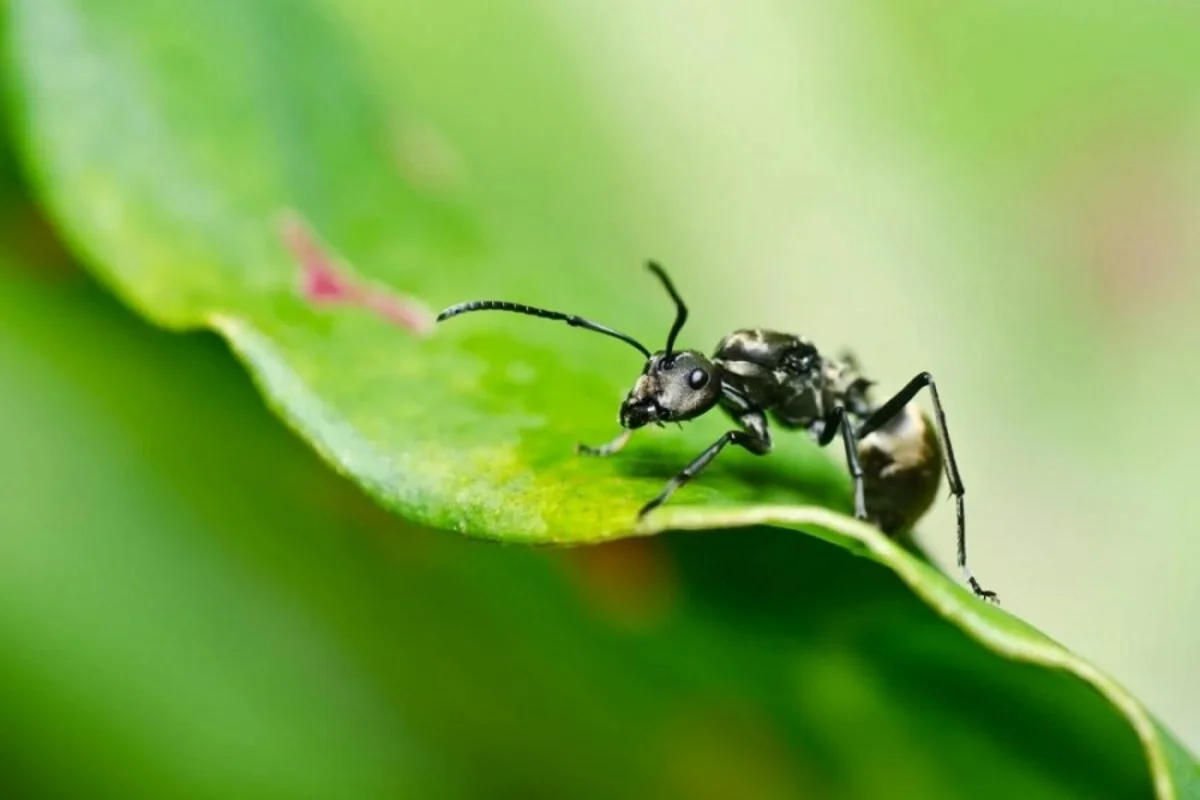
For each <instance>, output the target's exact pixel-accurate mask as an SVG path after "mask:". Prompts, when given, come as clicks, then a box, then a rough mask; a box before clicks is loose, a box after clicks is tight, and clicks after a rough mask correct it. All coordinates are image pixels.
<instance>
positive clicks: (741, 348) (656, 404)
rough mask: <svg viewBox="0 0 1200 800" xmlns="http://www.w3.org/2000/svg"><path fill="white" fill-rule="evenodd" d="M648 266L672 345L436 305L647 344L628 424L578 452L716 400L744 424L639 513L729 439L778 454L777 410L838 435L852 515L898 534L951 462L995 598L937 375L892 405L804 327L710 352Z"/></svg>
mask: <svg viewBox="0 0 1200 800" xmlns="http://www.w3.org/2000/svg"><path fill="white" fill-rule="evenodd" d="M647 266H648V267H649V269H650V271H651V272H653V273H654V274H655V275H656V276H657V277H658V279H659V280H660V281H661V282H662V285H663V287H664V288H665V289H666V290H667V292H668V294H670V295H671V299H672V300H674V301H675V322H674V324H673V325H671V332H670V333H669V334H667V346H666V348H665V349H664V350H661V351H659V352H657V353H651V352H650V350H649V349H648V348H647V347H645V346H644V345H643V344H642V343H641V342H639V341H637V340H636V339H634V338H633V337H632V336H629V335H628V334H625V333H621V332H620V331H617V330H614V329H612V328H609V327H606V326H604V325H599V324H597V323H595V322H592V321H590V320H586V319H584V318H583V317H577V316H574V315H572V314H562V313H559V312H557V311H547V310H545V309H541V308H534V307H532V306H527V305H521V304H519V303H509V302H505V301H500V300H474V301H471V302H468V303H460V304H458V305H455V306H451V307H450V308H447V309H446V310H445V311H443V312H442V313H440V314H438V317H437V319H438V322H442V321H444V320H447V319H450V318H451V317H456V316H458V315H459V314H465V313H467V312H469V311H512V312H515V313H518V314H528V315H530V316H534V317H542V318H543V319H551V320H560V321H562V322H565V323H567V324H568V325H572V326H574V327H577V328H584V329H586V330H589V331H595V332H597V333H602V334H604V335H605V336H611V337H613V338H615V339H620V340H621V341H623V342H625V343H626V344H628V345H630V346H632V347H634V348H636V349H637V350H638V351H639V352H640V353H642V355H644V356H645V357H646V364H645V366H644V367H642V374H641V376H640V377H639V378H638V379H637V383H635V384H634V386H633V389H632V390H630V392H629V394H628V395H627V396H626V398H625V401H624V402H623V403H621V413H620V423H621V427H622V428H624V430H623V431H622V432H621V434H620V435H619V436H617V437H616V438H615V439H613V440H612V441H611V442H608V443H607V444H603V445H600V446H599V447H588V446H587V445H582V444H581V445H578V446H577V451H578V452H579V453H581V454H583V455H591V456H608V455H612V454H614V453H616V452H618V451H620V450H621V448H623V447H624V446H625V444H626V443H627V442H628V441H629V438H630V436H632V435H633V432H634V431H635V430H636V429H638V428H641V427H643V426H644V425H647V424H648V423H651V422H653V423H655V424H657V425H659V426H662V425H663V423H665V422H683V421H686V420H690V419H695V418H696V417H698V416H700V415H701V414H704V413H706V412H708V411H710V410H711V409H713V408H715V407H717V406H719V407H720V408H721V409H722V410H723V411H724V412H725V413H726V414H728V415H729V416H730V417H732V418H733V420H734V421H735V422H736V423H737V424H738V425H739V428H738V429H737V430H732V431H729V432H727V433H726V434H725V435H723V436H722V437H721V438H720V439H717V441H715V442H713V444H712V445H710V446H709V447H708V448H707V449H706V450H705V451H704V452H703V453H701V454H700V455H699V456H697V457H696V458H695V460H693V461H692V463H690V464H688V465H687V466H686V467H684V469H683V471H682V472H680V473H679V474H678V475H676V476H675V477H674V478H672V479H671V480H669V481H668V482H667V485H666V487H664V488H663V490H662V491H661V492H660V493H659V494H658V496H657V497H655V498H654V499H653V500H651V501H650V502H649V503H647V504H646V505H645V506H643V507H642V509H641V511H640V512H639V516H642V515H644V514H646V513H647V512H649V511H651V510H653V509H655V508H657V507H658V506H660V505H662V504H663V503H665V502H666V501H667V500H668V499H669V498H670V497H671V495H673V494H674V493H675V491H676V490H677V489H679V487H681V486H683V484H685V483H687V482H688V481H689V480H691V479H692V478H694V477H695V476H696V475H697V474H698V473H699V472H700V471H701V470H702V469H704V468H705V467H706V466H708V464H709V463H710V462H711V461H712V460H713V459H714V458H716V456H717V454H718V453H720V452H721V450H723V449H724V448H725V446H726V445H730V444H736V445H739V446H741V447H744V448H745V449H747V450H749V451H750V452H751V453H754V454H755V455H760V456H761V455H766V454H767V453H768V452H770V450H771V433H770V431H769V429H768V427H767V416H768V414H769V415H770V417H771V418H772V419H773V420H774V421H775V422H776V423H777V424H779V425H780V426H782V427H784V428H792V429H797V428H799V429H803V430H806V431H808V433H809V435H811V436H812V437H813V439H814V440H815V441H816V443H817V444H818V445H820V446H821V447H824V446H826V445H828V444H829V443H830V442H832V441H833V439H834V437H836V436H837V435H838V433H839V432H840V433H841V438H842V443H843V445H844V447H845V452H846V463H847V465H848V466H849V470H850V476H851V478H852V479H853V482H854V515H855V517H857V518H858V519H862V520H868V521H870V522H872V523H874V524H875V525H877V526H878V527H879V528H880V529H881V530H883V531H884V532H885V533H888V534H889V535H892V534H896V533H899V532H901V531H905V530H908V529H909V528H911V526H912V525H913V524H914V523H915V522H916V521H917V520H918V519H919V518H920V517H921V516H922V515H923V514H924V513H925V512H926V511H927V510H928V509H929V507H930V505H931V504H932V503H933V500H934V498H935V497H936V496H937V490H938V486H939V484H940V482H941V472H942V469H941V467H942V463H943V461H944V465H945V471H946V477H947V479H948V480H949V483H950V492H951V493H952V494H953V495H954V500H955V503H956V505H957V511H958V566H959V567H960V568H961V569H962V571H963V575H964V576H965V578H966V581H967V583H968V584H969V585H970V587H971V589H972V590H973V591H974V592H975V594H976V595H978V596H979V597H982V598H985V599H987V600H993V601H994V600H995V599H996V594H995V593H994V592H989V591H987V590H985V589H984V588H983V587H982V586H980V585H979V582H978V581H977V580H975V577H974V576H973V575H972V574H971V571H970V569H968V568H967V539H966V520H965V510H964V508H963V495H964V489H963V483H962V478H960V477H959V474H958V465H957V463H956V462H955V460H954V448H953V446H952V445H951V444H950V434H949V432H948V431H947V430H946V415H945V412H943V410H942V402H941V399H940V398H939V397H938V390H937V384H935V383H934V381H933V376H932V375H930V374H929V373H928V372H922V373H920V374H919V375H917V376H916V377H915V378H913V379H912V380H910V381H909V382H908V384H907V385H905V387H904V388H903V389H901V390H900V391H899V392H897V393H896V394H895V395H893V396H892V397H891V399H889V400H888V401H887V402H885V403H883V404H882V405H875V404H873V403H872V402H871V400H870V397H869V396H868V394H869V389H870V387H871V386H872V383H873V382H872V381H870V380H868V379H867V378H865V377H863V376H862V374H861V373H860V371H859V368H858V365H857V363H856V361H855V359H854V358H853V356H851V355H849V354H846V355H843V356H842V357H840V358H831V357H829V356H823V355H821V353H820V352H818V351H817V348H816V347H814V346H813V344H812V343H811V342H809V341H808V340H807V339H805V338H804V337H802V336H796V335H793V334H790V333H778V332H775V331H765V330H758V329H752V330H738V331H734V332H733V333H731V334H729V335H728V336H726V337H725V338H724V339H722V340H721V342H720V343H719V344H718V345H717V349H716V351H715V352H714V353H713V355H712V358H706V357H705V356H704V354H703V353H701V352H699V351H697V350H676V349H675V338H676V337H677V336H678V335H679V332H680V330H682V329H683V325H684V323H685V322H687V317H688V310H687V306H686V305H684V302H683V298H681V297H680V296H679V292H677V291H676V290H675V285H674V284H673V283H672V282H671V279H670V278H669V277H667V273H666V272H665V271H664V270H663V268H662V267H660V266H659V265H658V264H656V263H654V262H653V261H652V262H650V263H649V264H647ZM926 387H928V388H929V393H930V395H931V396H932V398H933V410H934V417H933V421H932V424H931V421H930V419H929V417H928V416H927V415H926V414H925V412H924V411H922V410H921V408H920V407H919V406H917V405H916V403H914V402H913V399H914V398H915V397H916V395H917V393H918V392H920V391H921V390H922V389H924V388H926ZM943 451H944V458H943Z"/></svg>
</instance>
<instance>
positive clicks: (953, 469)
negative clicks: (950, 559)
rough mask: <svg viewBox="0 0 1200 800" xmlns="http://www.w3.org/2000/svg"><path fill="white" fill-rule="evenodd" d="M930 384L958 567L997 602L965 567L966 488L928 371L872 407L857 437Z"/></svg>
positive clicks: (976, 589)
mask: <svg viewBox="0 0 1200 800" xmlns="http://www.w3.org/2000/svg"><path fill="white" fill-rule="evenodd" d="M927 386H928V387H929V393H930V395H932V397H933V414H934V424H935V425H936V426H937V434H938V438H939V439H941V442H942V450H943V459H944V463H945V468H946V480H947V481H948V482H949V484H950V493H951V494H953V495H954V503H955V507H956V511H957V517H958V567H959V569H960V570H962V573H963V577H964V578H965V579H966V581H967V585H969V586H970V587H971V591H973V592H975V594H976V595H977V596H979V597H982V598H983V599H984V600H991V601H993V602H998V599H997V597H996V593H995V592H989V591H988V590H986V589H984V588H983V587H982V586H980V585H979V581H977V580H975V576H974V575H973V574H971V569H970V567H968V566H967V521H966V508H965V506H964V503H963V497H964V495H966V493H967V490H966V488H964V487H963V482H962V477H961V476H960V475H959V474H958V462H957V461H956V460H955V458H954V445H953V444H951V442H950V431H949V430H948V429H947V427H946V412H945V411H943V410H942V400H941V398H940V397H938V390H937V384H936V383H934V382H933V376H932V375H930V374H929V373H928V372H922V373H921V374H920V375H917V376H916V377H915V378H913V379H912V380H911V381H909V382H908V383H907V384H906V385H905V387H904V388H903V389H901V390H900V391H898V392H896V394H895V395H894V396H893V397H892V398H891V399H890V400H888V401H887V402H886V403H884V404H883V405H881V406H880V407H879V408H878V409H876V410H875V412H874V413H873V414H871V416H870V417H868V418H867V420H866V421H865V422H864V423H863V424H862V425H861V426H859V429H858V430H857V431H856V432H855V436H856V438H858V439H862V438H863V437H865V436H867V435H868V434H870V433H871V432H873V431H875V430H878V429H879V428H881V427H883V426H884V425H887V424H888V423H889V422H890V421H891V420H892V419H894V418H895V417H896V415H897V414H899V413H901V412H902V411H903V410H904V407H905V406H907V405H908V404H909V403H911V402H912V401H913V398H915V397H916V396H917V393H918V392H920V391H921V390H922V389H924V388H925V387H927Z"/></svg>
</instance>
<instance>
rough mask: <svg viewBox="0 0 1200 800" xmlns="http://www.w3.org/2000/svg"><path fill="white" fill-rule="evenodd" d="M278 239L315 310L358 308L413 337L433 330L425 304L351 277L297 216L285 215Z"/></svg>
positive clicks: (280, 225)
mask: <svg viewBox="0 0 1200 800" xmlns="http://www.w3.org/2000/svg"><path fill="white" fill-rule="evenodd" d="M279 236H280V238H281V239H283V243H284V245H285V246H286V247H287V249H288V251H289V252H291V254H292V256H293V257H294V258H295V259H296V261H297V262H298V264H299V266H300V293H301V295H302V296H303V297H304V299H305V300H307V301H308V302H309V303H312V304H313V305H314V306H323V307H331V306H357V307H358V308H363V309H366V310H368V311H371V312H373V313H374V314H375V315H376V316H378V317H380V318H381V319H383V320H384V321H386V322H388V323H390V324H392V325H396V326H398V327H401V328H404V329H406V330H408V331H410V332H412V333H416V334H425V333H428V332H429V331H430V330H432V328H433V314H432V313H431V312H430V310H429V308H428V307H426V306H425V304H424V303H421V302H420V301H418V300H416V299H414V298H411V297H407V296H405V295H401V294H398V293H396V292H394V291H392V290H390V289H385V288H380V287H377V286H375V285H372V284H371V283H369V282H367V281H364V280H362V279H360V278H358V277H356V276H354V275H353V274H352V273H351V271H350V270H349V269H348V268H346V267H344V266H343V265H341V264H339V263H338V262H337V261H336V259H335V257H334V256H333V255H331V254H330V253H329V252H328V251H327V250H326V249H325V247H324V246H323V245H322V243H321V242H320V241H318V240H317V238H316V236H314V235H313V233H312V231H311V230H310V229H309V227H308V225H307V224H305V222H304V220H303V219H301V218H300V217H299V216H298V215H297V214H294V213H288V214H286V215H285V216H284V217H283V219H282V221H281V222H280V224H279Z"/></svg>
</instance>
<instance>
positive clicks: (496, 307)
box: [437, 276, 686, 358]
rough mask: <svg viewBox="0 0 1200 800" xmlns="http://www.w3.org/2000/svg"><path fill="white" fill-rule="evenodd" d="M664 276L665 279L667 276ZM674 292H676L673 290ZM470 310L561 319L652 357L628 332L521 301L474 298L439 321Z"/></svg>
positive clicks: (455, 307) (444, 314)
mask: <svg viewBox="0 0 1200 800" xmlns="http://www.w3.org/2000/svg"><path fill="white" fill-rule="evenodd" d="M663 277H664V279H665V277H666V276H663ZM672 293H674V291H673V290H672ZM469 311H512V312H514V313H517V314H527V315H529V316H531V317H541V318H542V319H556V320H561V321H562V322H565V323H567V324H568V325H570V326H571V327H573V328H583V329H584V330H588V331H595V332H596V333H603V334H604V335H605V336H611V337H613V338H614V339H620V340H621V341H622V342H625V344H627V345H630V346H631V347H635V348H637V349H638V351H640V352H641V354H642V355H644V356H645V357H646V358H650V355H651V354H650V351H649V350H647V349H646V346H645V345H643V344H642V343H641V342H639V341H638V340H637V339H634V338H633V337H632V336H630V335H629V334H627V333H621V332H620V331H617V330H613V329H612V328H609V327H606V326H604V325H600V324H598V323H595V322H592V321H591V320H587V319H584V318H583V317H577V316H575V315H574V314H560V313H559V312H557V311H547V310H546V309H544V308H534V307H533V306H527V305H522V304H521V303H509V302H507V301H505V300H472V301H470V302H467V303H459V304H458V305H456V306H450V307H449V308H447V309H446V310H445V311H443V312H442V313H440V314H438V315H437V321H438V322H443V321H445V320H448V319H450V318H451V317H457V316H458V315H459V314H466V313H467V312H469ZM685 315H686V311H685ZM672 338H674V334H672Z"/></svg>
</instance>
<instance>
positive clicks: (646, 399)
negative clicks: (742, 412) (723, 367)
mask: <svg viewBox="0 0 1200 800" xmlns="http://www.w3.org/2000/svg"><path fill="white" fill-rule="evenodd" d="M720 399H721V380H720V376H719V375H718V373H717V366H716V365H715V364H713V363H712V362H711V361H709V360H708V359H707V358H705V357H704V355H703V354H702V353H699V352H697V351H695V350H680V351H677V352H674V353H672V352H669V351H665V350H664V351H662V352H659V353H655V354H654V355H652V356H650V358H649V359H648V360H647V361H646V366H645V367H644V368H643V369H642V374H641V377H639V378H638V379H637V383H635V384H634V386H633V389H631V390H630V392H629V394H628V396H626V398H625V402H623V403H621V426H622V427H624V428H629V429H631V430H632V429H633V428H640V427H642V426H643V425H647V424H649V423H651V422H655V423H663V422H682V421H684V420H689V419H692V418H694V417H698V416H700V415H701V414H703V413H704V412H706V411H708V410H709V409H710V408H712V407H713V406H715V405H716V404H717V401H718V400H720Z"/></svg>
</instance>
